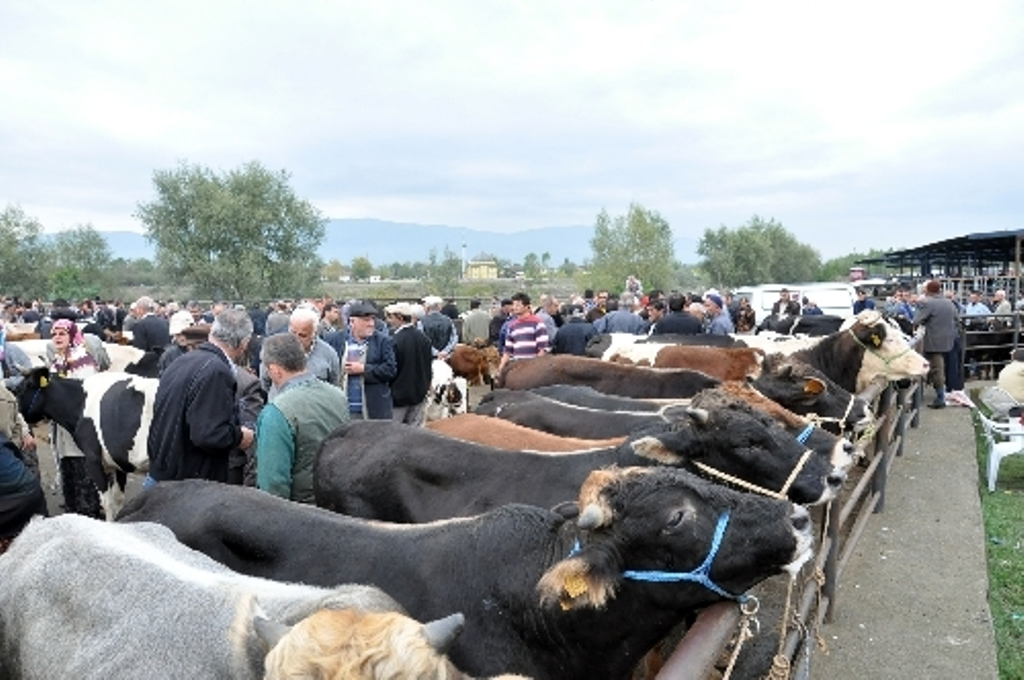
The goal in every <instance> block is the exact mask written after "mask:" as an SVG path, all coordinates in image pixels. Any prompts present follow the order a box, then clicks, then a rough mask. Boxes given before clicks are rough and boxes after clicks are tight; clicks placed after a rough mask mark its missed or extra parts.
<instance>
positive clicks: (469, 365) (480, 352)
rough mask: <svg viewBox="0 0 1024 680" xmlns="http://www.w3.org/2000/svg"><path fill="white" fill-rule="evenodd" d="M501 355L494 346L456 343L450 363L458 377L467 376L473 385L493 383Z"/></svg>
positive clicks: (496, 375) (467, 379) (449, 359)
mask: <svg viewBox="0 0 1024 680" xmlns="http://www.w3.org/2000/svg"><path fill="white" fill-rule="evenodd" d="M499 359H500V357H499V356H498V350H497V349H495V348H494V347H473V346H472V345H455V349H453V350H452V355H451V356H450V357H448V365H449V366H451V368H452V372H453V373H454V374H455V377H457V378H465V379H466V381H467V382H468V383H469V384H470V385H473V386H480V385H491V384H493V383H494V379H495V378H497V377H498V363H499Z"/></svg>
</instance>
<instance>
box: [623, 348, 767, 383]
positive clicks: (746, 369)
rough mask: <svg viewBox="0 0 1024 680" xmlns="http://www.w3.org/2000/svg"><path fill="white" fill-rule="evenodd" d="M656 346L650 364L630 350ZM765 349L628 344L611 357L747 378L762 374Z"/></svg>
mask: <svg viewBox="0 0 1024 680" xmlns="http://www.w3.org/2000/svg"><path fill="white" fill-rule="evenodd" d="M651 347H655V348H656V350H655V352H653V354H652V356H653V359H654V363H653V364H652V363H651V361H650V359H648V358H647V357H644V358H637V355H635V354H634V353H633V352H632V351H631V350H633V348H639V349H640V350H649V349H650V348H651ZM764 354H765V353H764V351H763V350H761V349H758V348H756V347H699V346H690V345H662V346H660V347H658V346H657V345H654V346H652V345H629V346H626V347H623V348H621V349H619V351H618V352H616V353H615V354H614V355H613V356H612V357H611V361H614V362H616V363H620V364H625V365H627V366H628V365H636V366H650V367H653V368H689V369H692V370H695V371H700V372H702V373H706V374H708V375H710V376H712V377H714V378H718V379H719V380H740V381H742V380H746V379H747V378H748V377H750V378H757V377H758V376H760V375H761V364H762V363H763V362H764Z"/></svg>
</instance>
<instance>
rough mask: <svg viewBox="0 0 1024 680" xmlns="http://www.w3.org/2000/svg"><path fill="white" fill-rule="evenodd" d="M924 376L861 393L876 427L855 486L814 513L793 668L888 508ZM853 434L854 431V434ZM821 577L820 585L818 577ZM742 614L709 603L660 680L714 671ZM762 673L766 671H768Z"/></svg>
mask: <svg viewBox="0 0 1024 680" xmlns="http://www.w3.org/2000/svg"><path fill="white" fill-rule="evenodd" d="M921 386H922V384H921V381H910V382H909V384H908V385H907V386H906V387H899V386H898V384H897V383H886V382H885V381H884V380H882V379H879V381H877V382H874V383H872V384H871V385H870V386H869V387H868V388H867V389H866V390H865V391H864V392H862V393H861V394H860V395H858V396H860V397H862V398H864V399H865V400H866V401H868V402H869V403H871V404H872V406H873V411H874V414H875V419H876V420H875V426H874V429H873V431H872V432H870V433H869V434H868V435H867V436H866V437H863V438H862V439H861V440H860V441H859V442H858V445H859V448H860V450H861V451H862V452H863V458H862V461H861V466H862V467H863V474H862V475H861V476H860V478H859V479H858V480H857V482H856V483H855V484H854V485H853V487H852V488H850V489H849V490H847V491H846V492H844V493H843V494H842V495H841V496H840V497H839V498H837V499H835V500H833V501H832V502H830V503H829V504H827V505H826V506H825V508H824V509H823V510H822V511H821V513H820V516H819V517H818V518H817V520H818V522H819V526H821V527H822V535H821V539H820V542H819V547H818V554H817V557H816V559H815V560H814V561H813V563H812V564H811V565H810V566H809V567H805V569H804V571H803V573H802V574H801V575H802V576H803V583H804V585H803V586H802V587H801V588H800V590H799V591H798V592H796V593H795V596H794V601H793V603H792V605H791V606H792V607H793V617H792V618H793V619H795V620H798V621H799V622H800V625H798V626H787V628H788V629H789V632H788V634H787V636H786V639H785V641H784V643H783V644H782V645H781V646H780V648H781V650H782V652H781V653H782V654H783V655H784V656H786V657H787V659H788V660H789V662H790V666H791V667H796V668H797V669H798V672H797V675H798V674H799V669H800V668H805V667H806V665H800V664H796V663H795V661H796V659H797V658H798V657H799V656H800V655H801V654H805V653H808V654H809V653H810V648H809V647H808V645H812V646H813V644H814V641H813V640H812V639H810V638H811V637H812V636H811V635H809V634H807V631H815V630H817V629H818V628H819V627H820V626H821V625H823V624H824V625H827V624H828V623H829V622H831V620H832V617H833V615H834V613H835V607H836V606H837V603H836V590H837V587H838V585H839V580H840V579H841V578H842V575H843V570H844V569H845V567H846V565H847V564H848V563H849V560H850V558H851V557H852V555H853V554H854V550H855V548H856V546H857V541H858V540H859V539H860V536H861V534H862V533H863V531H864V527H865V526H866V525H867V522H868V519H869V518H870V517H871V515H872V514H874V513H879V512H882V511H883V510H884V509H885V490H886V485H887V482H888V479H889V469H890V467H891V466H892V464H893V461H894V460H895V459H896V458H897V457H898V456H901V455H902V454H903V443H904V435H905V434H906V431H907V428H908V427H917V425H918V422H919V416H920V407H921ZM854 437H855V439H856V436H854ZM817 573H821V574H823V575H824V582H823V583H820V584H819V581H818V579H816V578H814V574H817ZM741 618H742V614H741V612H740V610H739V607H738V606H737V605H736V604H735V603H733V602H719V603H717V604H715V605H712V606H710V607H707V608H706V609H704V610H703V611H701V613H700V614H699V615H698V617H697V620H696V621H695V623H694V624H693V625H692V626H690V628H689V629H688V630H687V633H686V635H685V637H684V638H683V640H682V641H681V642H680V643H679V645H678V646H677V647H676V649H675V651H673V653H672V655H671V656H670V657H669V659H668V660H667V661H666V663H665V665H664V666H663V667H662V668H661V671H660V672H659V673H658V675H657V678H658V680H683V679H686V680H692V679H693V678H704V677H707V676H709V675H710V674H711V672H712V671H713V670H714V667H715V664H716V662H717V661H718V660H719V659H720V657H721V655H722V652H723V650H725V649H726V646H727V645H728V644H729V641H730V640H731V639H732V638H733V636H734V635H735V634H736V632H737V630H738V625H739V623H740V621H741ZM764 670H765V673H767V672H768V669H767V668H766V669H764Z"/></svg>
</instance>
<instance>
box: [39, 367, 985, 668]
mask: <svg viewBox="0 0 1024 680" xmlns="http://www.w3.org/2000/svg"><path fill="white" fill-rule="evenodd" d="M974 386H976V385H974ZM480 389H481V388H474V389H473V390H472V391H471V403H473V404H475V403H476V402H477V401H478V400H479V397H480V394H481V391H480ZM929 396H930V395H929ZM37 434H39V435H45V428H38V429H37ZM39 458H40V467H41V470H42V474H43V484H44V490H45V491H46V493H47V500H48V503H49V507H50V511H51V513H52V514H57V513H59V512H60V511H61V510H60V502H61V497H60V495H59V492H58V491H56V490H54V489H53V488H52V484H53V481H54V463H53V456H52V454H51V453H50V449H49V447H48V445H47V444H46V442H45V441H43V438H42V437H40V445H39ZM141 481H142V480H141V478H140V477H139V476H138V475H131V476H130V479H129V486H128V496H129V497H131V496H132V495H134V494H135V493H138V490H139V489H140V488H141ZM978 494H979V491H978V470H977V464H976V462H975V453H974V434H973V428H972V424H971V418H970V413H969V411H968V410H967V409H965V408H947V409H944V410H941V411H933V410H931V409H927V408H925V409H922V413H921V422H920V426H919V427H918V428H916V429H911V430H909V431H908V435H907V439H906V442H905V444H904V455H903V456H902V457H900V458H897V459H896V461H895V462H894V464H893V466H892V470H891V473H890V479H889V485H888V489H887V495H886V499H885V508H884V511H883V512H881V513H877V514H875V515H873V516H872V517H871V519H870V520H869V522H868V525H867V527H866V529H865V531H864V534H863V535H862V537H861V539H860V542H859V544H858V546H857V549H856V554H854V555H853V557H852V558H851V560H850V562H849V564H848V565H847V567H846V570H845V572H844V573H843V575H842V578H841V579H840V585H839V590H838V593H837V596H836V605H835V620H834V621H833V622H832V623H827V624H825V625H824V626H822V627H821V629H820V633H821V635H822V637H823V639H824V641H825V643H826V644H827V647H828V650H827V653H826V652H823V651H821V650H819V649H817V648H812V650H813V651H812V654H811V656H810V659H809V676H807V675H800V671H801V670H803V669H802V668H801V667H800V666H795V667H794V675H793V677H810V678H815V679H817V678H820V679H822V680H831V679H833V678H867V679H872V680H874V679H879V680H887V679H889V678H893V679H900V680H904V679H908V678H913V679H914V680H932V679H934V680H950V679H957V678H971V679H972V680H981V679H988V678H998V671H997V665H996V653H995V639H994V635H993V631H992V624H991V616H990V613H989V609H988V602H987V599H986V598H987V591H988V576H987V571H986V564H985V540H986V538H985V535H984V530H983V526H982V521H981V507H980V502H979V496H978ZM784 589H785V582H784V581H783V580H782V579H777V580H773V581H771V582H769V583H767V584H764V586H763V588H762V592H763V594H762V602H766V601H767V599H768V598H769V597H770V598H773V599H774V600H775V601H776V606H771V605H769V606H767V607H764V608H763V612H764V613H763V615H762V616H761V617H760V618H761V624H762V631H763V632H762V635H760V636H759V637H758V638H757V639H755V640H754V641H753V642H752V643H748V647H747V648H745V650H744V654H743V655H742V656H741V659H740V663H739V664H738V665H737V668H736V670H735V672H734V673H733V675H732V677H733V678H734V679H736V680H740V679H746V678H761V677H765V675H766V673H767V671H768V669H769V667H770V660H771V655H772V654H774V650H775V646H776V644H777V630H778V623H779V617H780V616H781V612H780V606H779V605H778V604H777V603H778V602H779V601H781V594H784V592H785V590H784ZM773 612H774V614H773Z"/></svg>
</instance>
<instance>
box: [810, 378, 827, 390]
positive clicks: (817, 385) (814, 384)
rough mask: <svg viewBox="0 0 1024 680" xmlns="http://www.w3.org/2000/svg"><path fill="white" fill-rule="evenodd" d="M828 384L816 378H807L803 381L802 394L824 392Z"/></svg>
mask: <svg viewBox="0 0 1024 680" xmlns="http://www.w3.org/2000/svg"><path fill="white" fill-rule="evenodd" d="M827 391H828V386H827V385H826V384H825V383H824V382H823V381H822V380H820V379H818V378H807V380H806V381H804V394H825V392H827Z"/></svg>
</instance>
